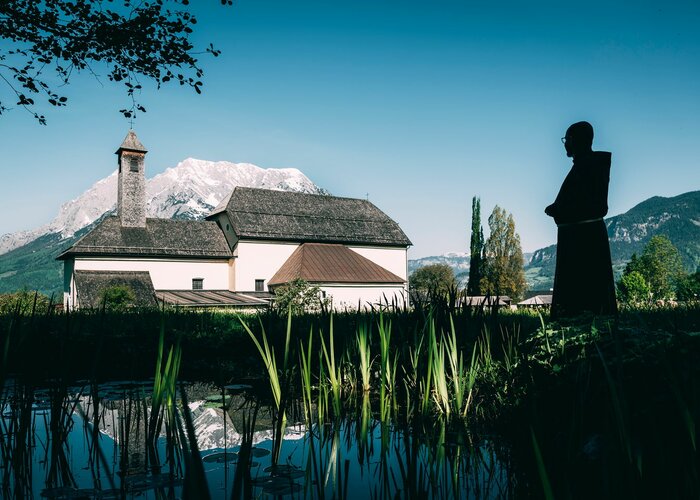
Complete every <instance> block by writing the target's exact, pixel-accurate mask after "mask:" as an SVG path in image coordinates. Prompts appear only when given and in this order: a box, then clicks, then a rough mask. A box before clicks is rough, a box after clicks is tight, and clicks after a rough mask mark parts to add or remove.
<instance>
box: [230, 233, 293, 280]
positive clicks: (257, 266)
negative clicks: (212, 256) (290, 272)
mask: <svg viewBox="0 0 700 500" xmlns="http://www.w3.org/2000/svg"><path fill="white" fill-rule="evenodd" d="M298 247H299V244H298V243H285V242H281V241H277V242H269V241H262V242H257V241H239V242H238V245H236V248H235V249H234V252H233V253H234V255H235V256H236V269H235V290H236V291H238V292H252V291H254V290H255V280H256V279H262V280H265V287H264V290H265V291H267V283H268V281H270V278H272V276H273V275H274V274H275V273H276V272H277V270H278V269H279V268H280V267H282V264H284V263H285V262H286V261H287V259H288V258H289V257H290V256H291V255H292V253H294V250H296V249H297V248H298Z"/></svg>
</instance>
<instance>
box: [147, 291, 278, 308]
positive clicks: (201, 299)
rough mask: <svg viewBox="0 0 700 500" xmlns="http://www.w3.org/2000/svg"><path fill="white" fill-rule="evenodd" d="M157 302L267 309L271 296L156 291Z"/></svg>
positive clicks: (260, 294) (266, 294) (237, 293)
mask: <svg viewBox="0 0 700 500" xmlns="http://www.w3.org/2000/svg"><path fill="white" fill-rule="evenodd" d="M156 296H157V297H158V300H160V301H161V302H165V303H166V304H171V305H177V306H181V307H243V308H249V307H267V306H269V305H270V300H271V299H272V294H270V293H267V292H265V293H264V294H263V293H260V292H258V293H240V292H231V291H229V290H158V291H157V292H156Z"/></svg>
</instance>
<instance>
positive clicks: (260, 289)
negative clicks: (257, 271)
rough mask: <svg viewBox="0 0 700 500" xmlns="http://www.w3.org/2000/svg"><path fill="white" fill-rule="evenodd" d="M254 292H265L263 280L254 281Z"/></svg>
mask: <svg viewBox="0 0 700 500" xmlns="http://www.w3.org/2000/svg"><path fill="white" fill-rule="evenodd" d="M255 291H256V292H264V291H265V280H255Z"/></svg>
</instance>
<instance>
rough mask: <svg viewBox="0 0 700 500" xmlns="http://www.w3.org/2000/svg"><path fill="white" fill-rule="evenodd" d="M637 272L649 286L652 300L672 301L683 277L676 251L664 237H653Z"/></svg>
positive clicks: (645, 248)
mask: <svg viewBox="0 0 700 500" xmlns="http://www.w3.org/2000/svg"><path fill="white" fill-rule="evenodd" d="M638 267H639V272H640V273H641V274H642V275H643V276H644V279H645V280H646V281H647V283H648V284H649V288H650V289H651V294H652V298H653V299H654V300H663V299H672V298H674V296H675V291H676V286H677V284H678V282H679V281H680V280H681V279H682V278H683V276H684V275H685V270H684V269H683V262H682V261H681V256H680V253H679V252H678V249H677V248H676V247H675V246H674V245H673V243H671V240H669V239H668V238H667V237H666V236H663V235H657V236H653V237H652V238H651V240H649V243H647V244H646V246H645V247H644V251H643V252H642V255H641V257H640V258H639V263H638Z"/></svg>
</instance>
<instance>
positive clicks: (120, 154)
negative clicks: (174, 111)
mask: <svg viewBox="0 0 700 500" xmlns="http://www.w3.org/2000/svg"><path fill="white" fill-rule="evenodd" d="M146 152H147V151H146V148H145V147H144V146H143V144H141V141H139V138H138V137H136V134H135V133H134V131H133V130H129V133H128V134H126V137H125V138H124V141H123V142H122V145H121V146H119V149H117V152H116V155H117V158H118V160H117V162H118V164H119V190H118V194H117V215H119V220H120V221H121V225H122V227H146V174H145V172H144V169H145V166H146V165H145V158H146Z"/></svg>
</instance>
